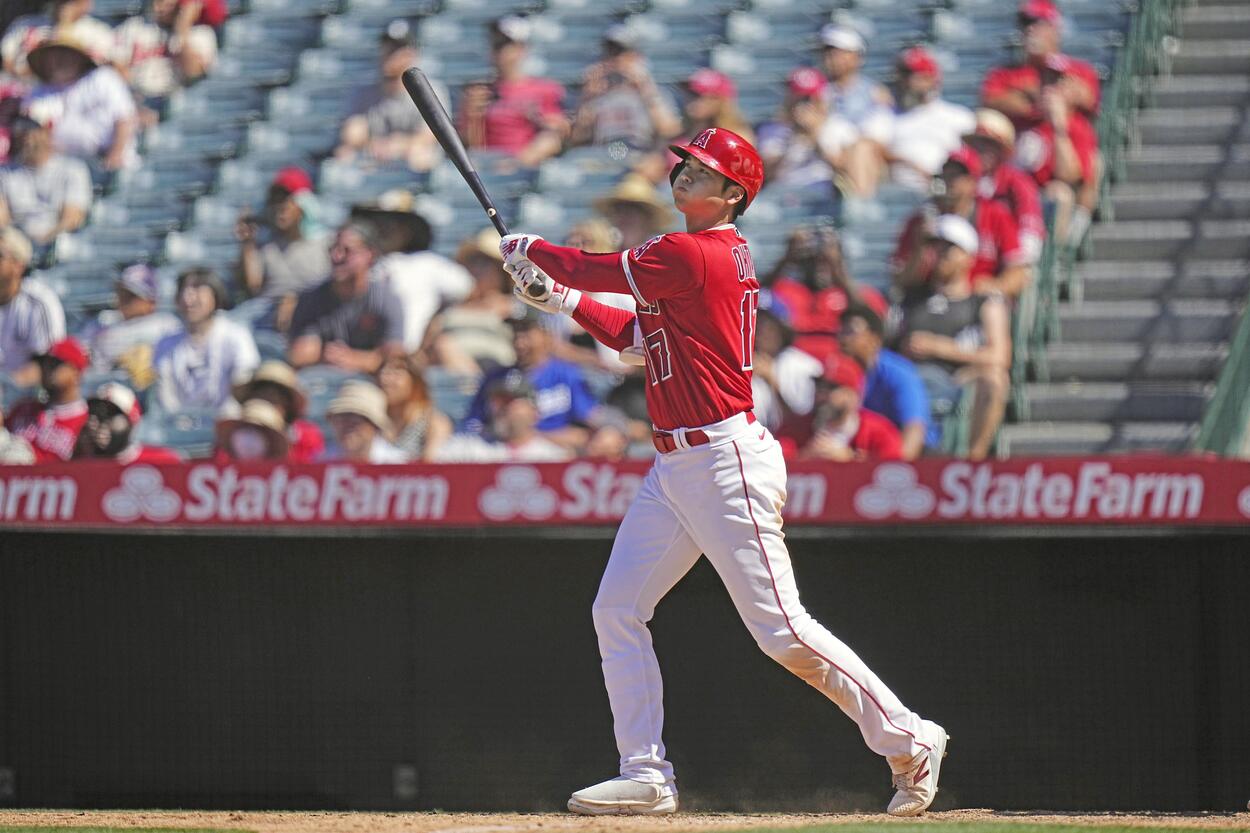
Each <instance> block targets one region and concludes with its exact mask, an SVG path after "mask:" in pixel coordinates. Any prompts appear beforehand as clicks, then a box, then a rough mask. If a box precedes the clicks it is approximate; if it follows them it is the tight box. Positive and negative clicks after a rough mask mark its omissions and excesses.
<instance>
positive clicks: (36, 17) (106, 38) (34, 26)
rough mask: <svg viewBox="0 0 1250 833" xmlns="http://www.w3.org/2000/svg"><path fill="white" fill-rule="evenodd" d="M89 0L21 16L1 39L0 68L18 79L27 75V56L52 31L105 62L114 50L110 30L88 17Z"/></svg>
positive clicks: (59, 2)
mask: <svg viewBox="0 0 1250 833" xmlns="http://www.w3.org/2000/svg"><path fill="white" fill-rule="evenodd" d="M91 6H92V0H52V2H51V3H49V4H48V8H47V11H45V12H42V13H37V14H29V15H23V16H21V17H19V18H17V19H16V20H14V21H13V22H12V23H10V24H9V28H8V29H6V30H5V33H4V38H3V40H0V58H2V59H3V69H4V71H5V72H8V73H11V74H13V75H15V76H17V77H18V78H26V77H29V76H30V67H29V66H28V65H27V62H26V57H27V55H28V54H29V53H30V51H31V50H32V49H34V48H35V47H36V46H38V45H39V44H40V42H42V41H43V40H45V39H47V38H48V37H49V36H50V35H51V33H52V32H63V33H66V34H68V35H69V36H70V37H72V38H73V39H74V40H76V41H78V42H79V43H81V44H83V46H84V47H86V49H87V51H88V52H89V53H90V54H91V56H92V57H93V58H94V59H95V60H96V61H97V62H103V61H107V60H108V58H109V53H110V52H111V51H112V48H113V30H112V29H111V28H109V25H108V24H107V23H105V22H103V21H101V20H97V19H96V18H94V17H92V16H91Z"/></svg>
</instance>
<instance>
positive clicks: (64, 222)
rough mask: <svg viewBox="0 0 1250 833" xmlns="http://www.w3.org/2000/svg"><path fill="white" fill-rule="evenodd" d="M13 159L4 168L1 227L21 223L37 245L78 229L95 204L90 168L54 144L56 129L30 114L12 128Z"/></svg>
mask: <svg viewBox="0 0 1250 833" xmlns="http://www.w3.org/2000/svg"><path fill="white" fill-rule="evenodd" d="M11 139H12V144H11V146H10V148H9V152H10V154H11V155H12V159H11V160H10V162H9V163H8V164H7V165H5V166H3V167H0V226H6V225H9V224H12V225H15V226H17V227H18V228H19V229H21V230H22V232H23V233H24V234H25V235H26V236H27V237H29V238H30V241H31V243H32V244H33V245H35V246H37V247H47V246H50V245H51V244H52V242H53V241H54V240H55V239H56V236H57V235H58V234H61V233H62V232H71V231H77V230H78V229H79V228H80V227H81V226H82V224H83V223H84V222H85V221H86V219H87V211H88V210H89V209H90V208H91V171H89V170H88V169H87V164H86V163H85V162H83V161H82V160H81V159H74V158H72V157H69V156H62V155H61V154H59V153H57V152H56V151H54V150H53V148H52V132H51V131H50V130H48V129H47V128H46V127H44V126H43V125H41V124H39V123H38V122H36V121H32V120H31V119H24V118H23V119H18V120H17V122H15V123H14V125H13V127H12V134H11Z"/></svg>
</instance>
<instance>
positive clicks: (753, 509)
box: [677, 429, 946, 812]
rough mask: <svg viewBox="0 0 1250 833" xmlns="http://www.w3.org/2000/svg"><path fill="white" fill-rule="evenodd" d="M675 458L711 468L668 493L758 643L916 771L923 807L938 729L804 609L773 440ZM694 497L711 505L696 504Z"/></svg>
mask: <svg viewBox="0 0 1250 833" xmlns="http://www.w3.org/2000/svg"><path fill="white" fill-rule="evenodd" d="M696 455H697V456H696ZM683 457H684V458H685V461H688V462H689V464H690V466H691V468H696V467H698V468H702V469H704V470H705V472H706V470H708V469H710V470H711V471H710V474H711V477H709V476H708V474H709V473H705V474H704V475H703V477H702V482H703V484H705V485H704V486H703V487H702V488H696V486H695V484H696V483H697V482H699V478H696V477H694V476H693V472H691V473H689V474H688V475H687V476H686V477H684V478H683V482H685V483H688V484H690V485H689V486H688V487H687V488H686V489H685V490H684V491H683V492H682V493H681V497H680V498H679V499H678V501H677V502H678V507H677V508H678V511H679V512H681V513H682V516H683V517H684V518H685V519H686V521H687V524H688V525H689V528H690V531H691V535H692V537H693V538H694V539H695V541H696V542H697V543H698V544H699V545H700V546H701V547H702V549H703V551H704V552H705V553H707V556H708V559H709V560H710V561H711V562H712V564H713V566H714V567H715V568H716V570H717V572H718V573H719V574H720V576H721V579H722V581H724V583H725V586H726V588H727V589H728V590H729V593H730V596H731V597H732V598H733V602H734V606H735V607H736V608H737V610H738V614H739V615H740V616H741V617H742V620H743V622H745V623H746V625H747V627H748V628H749V629H750V631H751V634H752V636H754V637H755V639H756V642H757V643H758V644H759V646H760V648H761V649H762V650H763V651H764V652H765V653H767V654H768V655H769V656H770V657H772V658H773V659H775V660H776V661H777V662H778V663H780V664H781V665H782V666H784V667H785V668H787V669H788V670H790V671H791V672H793V673H794V674H795V675H797V676H799V677H801V678H802V679H803V680H805V681H806V682H807V683H809V684H810V685H812V686H813V687H814V688H816V689H818V690H819V691H820V692H821V693H822V694H824V695H825V696H826V697H828V698H829V699H830V700H832V701H833V702H834V703H836V704H837V705H838V707H839V708H840V709H842V711H843V712H844V713H845V714H846V715H847V716H848V717H850V718H851V719H852V720H854V721H855V723H856V725H858V726H859V729H860V732H861V733H862V734H863V737H864V740H865V742H866V743H867V744H868V746H869V748H870V749H872V750H873V751H874V752H876V753H877V754H879V755H882V756H883V757H885V758H886V759H887V760H888V761H889V763H890V768H891V770H892V771H893V772H894V773H896V774H900V773H908V774H910V775H916V774H920V775H921V776H922V779H921V780H923V781H924V782H925V783H924V784H923V785H921V786H922V787H927V788H930V789H929V790H928V794H927V795H926V796H922V798H921V801H920V802H919V803H921V804H923V807H919V809H916V810H915V811H916V812H919V811H920V810H923V809H924V807H927V806H928V802H931V801H932V793H934V792H936V770H937V767H938V766H939V764H938V763H933V764H932V776H931V777H930V770H929V769H928V768H922V767H920V764H922V763H924V764H927V763H929V761H930V759H931V758H932V759H934V760H936V761H940V757H941V754H942V753H943V752H944V751H945V739H946V734H945V732H944V731H942V729H941V728H940V727H939V726H937V725H936V724H934V723H932V722H930V721H925V720H922V719H921V717H920V716H919V715H918V714H916V713H915V712H913V711H911V710H910V709H908V708H907V707H906V706H904V705H903V703H902V702H901V701H900V700H899V698H898V697H897V696H896V695H895V694H894V692H892V691H891V690H890V689H889V688H888V687H887V686H886V685H885V683H883V682H882V681H881V680H880V679H879V678H878V677H877V675H876V674H874V673H873V672H872V671H871V670H870V669H869V668H868V666H867V665H866V664H865V663H864V662H863V660H861V659H860V658H859V656H858V655H856V654H855V652H854V651H852V650H851V649H850V648H849V647H847V646H846V645H845V644H844V643H843V642H842V641H841V640H839V639H837V638H836V637H835V636H833V634H831V633H830V632H829V631H828V630H826V629H825V628H824V627H823V626H822V625H821V624H820V623H819V622H817V621H816V620H814V619H813V618H812V617H811V615H810V614H808V613H807V611H806V610H805V609H804V608H803V605H802V603H801V602H800V601H799V593H798V587H797V585H796V584H795V579H794V573H793V570H792V567H791V563H790V556H789V553H788V551H787V549H786V545H785V541H784V538H783V536H782V532H781V527H782V519H781V508H782V506H783V505H784V503H785V482H786V473H785V463H784V461H783V460H782V457H781V451H780V448H779V447H778V446H777V443H776V441H775V440H773V438H772V437H771V436H769V435H768V434H767V432H764V437H763V438H760V437H759V429H756V430H755V431H752V432H749V433H748V434H746V435H745V436H743V437H739V438H738V439H737V440H735V441H734V442H732V443H727V444H725V445H722V446H718V447H716V448H713V449H709V450H708V451H707V452H706V453H703V454H700V453H699V452H698V450H693V451H692V452H689V453H688V456H687V455H683ZM699 458H702V459H699ZM685 461H683V462H685ZM699 506H704V507H707V506H717V507H720V508H719V509H718V510H717V511H713V512H709V511H707V510H706V509H704V510H703V511H701V512H698V511H696V510H697V507H699ZM933 753H936V754H933ZM896 800H897V799H896ZM891 811H892V812H893V811H894V805H891Z"/></svg>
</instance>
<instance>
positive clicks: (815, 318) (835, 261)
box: [762, 225, 889, 375]
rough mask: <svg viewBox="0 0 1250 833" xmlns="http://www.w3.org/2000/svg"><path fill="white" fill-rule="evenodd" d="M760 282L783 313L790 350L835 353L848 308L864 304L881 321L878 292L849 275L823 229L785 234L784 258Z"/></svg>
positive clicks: (821, 355)
mask: <svg viewBox="0 0 1250 833" xmlns="http://www.w3.org/2000/svg"><path fill="white" fill-rule="evenodd" d="M762 284H763V285H764V286H766V287H768V288H769V289H770V290H771V291H772V294H773V296H774V297H775V298H776V299H777V302H778V303H780V304H782V305H783V306H784V307H785V308H786V309H787V310H788V312H789V319H790V322H791V325H792V326H793V328H794V332H795V339H794V346H795V347H797V348H798V349H800V350H803V351H804V352H806V353H808V354H810V355H811V356H813V357H815V358H816V359H818V360H819V361H822V362H823V361H824V360H825V358H826V357H827V356H828V355H829V354H830V353H834V352H837V350H838V341H837V336H838V329H839V327H840V325H841V319H842V313H843V311H845V310H846V308H847V307H848V306H849V305H851V304H853V303H863V304H867V305H868V306H869V307H871V308H872V309H873V310H875V311H876V313H877V314H878V315H880V316H882V317H884V316H885V313H886V309H887V308H888V306H889V305H888V304H887V303H886V300H885V298H884V297H882V295H881V293H880V292H878V291H877V290H875V289H873V288H872V287H871V286H864V285H861V284H859V283H857V282H856V281H855V279H854V278H852V277H851V274H850V272H849V271H848V270H847V268H846V260H845V258H843V256H842V241H841V238H839V237H838V233H837V230H836V229H834V228H833V227H832V226H828V225H801V226H798V227H797V228H795V229H794V230H793V231H792V232H790V238H789V240H788V241H787V244H786V252H785V254H784V255H783V256H782V258H781V260H779V261H778V262H777V265H776V266H774V267H773V270H772V271H771V272H770V273H769V274H767V275H765V276H764V279H763V281H762ZM808 375H812V374H808Z"/></svg>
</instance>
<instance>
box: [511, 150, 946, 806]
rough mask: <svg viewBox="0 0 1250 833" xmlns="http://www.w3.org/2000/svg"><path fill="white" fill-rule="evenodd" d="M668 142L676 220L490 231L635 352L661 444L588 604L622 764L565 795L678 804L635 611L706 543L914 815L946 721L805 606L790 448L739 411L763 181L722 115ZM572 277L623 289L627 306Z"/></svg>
mask: <svg viewBox="0 0 1250 833" xmlns="http://www.w3.org/2000/svg"><path fill="white" fill-rule="evenodd" d="M670 149H671V150H672V151H673V153H675V154H677V156H678V157H680V161H679V162H678V164H677V165H676V166H675V167H674V168H673V170H672V172H671V174H670V176H669V179H670V181H671V183H672V188H673V202H674V204H675V205H676V207H677V210H678V211H680V212H681V213H682V214H684V215H685V218H686V232H685V233H684V234H664V235H660V236H659V237H655V238H652V239H651V240H648V241H647V242H646V243H643V244H642V245H641V246H638V247H637V248H635V249H631V250H627V251H624V252H618V253H615V254H588V253H586V252H581V251H578V250H576V249H570V248H566V247H563V246H555V245H552V244H551V243H548V242H546V241H544V240H543V239H542V238H540V237H538V236H537V235H532V234H510V235H508V236H507V237H505V238H503V240H502V241H501V242H500V249H501V251H502V253H503V255H504V262H505V265H506V268H507V269H508V270H509V272H510V273H511V274H512V276H513V279H514V281H515V282H516V284H517V296H518V297H520V298H521V299H522V300H524V301H525V302H526V303H528V304H530V305H531V306H535V307H538V308H539V309H542V310H546V311H547V312H552V313H561V314H565V315H571V316H572V317H573V319H574V320H575V321H577V323H578V324H580V325H581V326H582V327H584V328H585V329H586V330H587V331H588V332H590V333H591V334H593V335H594V336H595V338H597V339H599V340H600V341H602V342H603V343H604V344H607V345H608V346H610V347H613V348H615V349H617V350H622V351H626V355H630V354H633V355H637V354H641V356H642V358H643V359H644V360H645V363H646V375H647V383H648V384H647V388H646V390H647V407H648V411H649V412H650V415H651V419H652V422H653V423H654V427H655V432H654V440H655V447H656V449H657V450H658V451H659V454H658V455H657V456H656V459H655V464H654V465H653V466H652V468H651V470H650V472H648V474H647V477H646V479H645V480H644V482H643V484H642V486H641V488H640V489H639V491H638V495H637V497H636V498H635V499H634V502H633V505H631V506H630V508H629V511H628V512H626V514H625V518H624V520H623V521H622V522H621V526H620V529H619V530H618V532H617V535H616V542H615V543H614V545H613V547H612V555H611V557H610V559H609V561H608V566H607V569H606V571H605V572H604V575H603V580H602V582H601V584H600V586H599V593H598V596H597V597H596V599H595V603H594V609H593V614H594V622H595V631H596V633H597V635H598V638H599V651H600V654H601V655H602V658H603V676H604V681H605V683H606V685H607V689H608V699H609V701H610V702H611V706H612V716H613V721H614V726H615V732H616V743H617V748H618V749H619V750H620V754H621V760H620V772H621V774H620V777H618V778H613V779H611V780H609V781H604V782H603V783H600V784H596V785H594V786H592V787H587V788H586V789H583V790H579V791H577V792H575V793H573V795H572V797H571V798H570V799H569V805H568V806H569V809H570V810H572V811H573V812H575V813H584V814H591V815H603V814H621V813H626V814H664V813H672V812H675V811H676V810H677V788H676V785H675V783H674V778H673V767H672V764H671V763H669V761H668V760H667V757H666V755H665V749H664V741H663V740H662V738H661V734H662V726H663V720H664V712H663V706H662V704H661V699H662V683H661V679H660V668H659V664H658V663H657V662H656V657H655V652H654V650H653V649H652V646H651V634H650V631H648V629H647V622H648V621H650V619H651V616H652V614H653V613H654V611H655V606H656V604H657V603H658V602H659V601H660V599H662V598H663V597H664V596H665V594H667V593H668V591H669V590H670V589H672V587H673V586H674V585H675V584H676V583H677V582H678V581H679V580H680V579H681V577H682V576H684V575H685V574H686V573H687V572H688V571H689V570H690V568H691V567H693V566H694V563H695V562H696V561H697V560H698V558H699V554H700V553H704V554H706V555H707V557H708V560H709V561H711V562H712V566H713V567H715V568H716V571H717V573H719V574H720V577H721V580H722V581H723V582H724V583H725V587H726V589H728V591H729V594H730V596H731V597H732V599H733V602H734V605H735V607H736V608H737V610H738V614H739V615H740V616H741V617H742V620H743V622H745V623H746V626H747V628H748V629H749V630H750V632H751V635H752V636H754V637H755V640H756V642H757V643H758V644H759V646H760V648H761V649H762V650H763V651H764V652H765V653H766V654H768V655H769V656H770V657H772V658H774V659H775V660H777V662H779V663H781V665H782V666H784V667H785V668H787V669H789V670H790V671H792V672H793V673H794V674H796V675H798V676H799V677H801V678H802V679H803V680H805V681H807V682H808V683H809V684H810V685H812V686H813V687H815V688H817V689H819V690H820V691H821V692H822V693H823V694H824V695H825V696H826V697H828V698H829V699H830V700H832V701H833V702H834V703H836V704H837V705H838V707H839V708H841V709H842V711H843V712H845V713H846V714H847V715H848V716H849V717H850V718H851V719H852V720H854V721H855V722H856V723H857V724H858V725H859V728H860V731H861V732H862V733H863V736H864V740H865V741H866V742H867V744H868V746H869V747H870V748H871V749H872V750H873V751H875V752H876V753H878V754H879V755H882V756H884V757H885V758H886V760H887V761H888V762H889V764H890V769H891V770H892V772H893V773H894V786H895V787H896V788H897V793H896V794H895V796H894V798H893V800H892V801H891V802H890V805H889V809H888V812H889V813H891V814H892V815H896V816H914V815H918V814H919V813H922V812H924V810H925V809H926V808H928V806H929V805H930V804H931V803H932V802H933V798H934V796H935V794H936V793H937V784H938V770H939V767H940V766H941V762H942V758H943V756H944V755H945V754H946V743H947V735H946V732H945V730H943V729H942V727H941V726H939V725H937V724H936V723H933V722H932V721H928V720H922V719H921V718H920V716H919V715H918V714H916V713H915V712H913V711H910V710H909V709H908V708H907V707H906V706H904V705H903V704H902V702H900V701H899V699H898V697H896V696H895V695H894V693H893V692H891V691H890V690H889V689H888V688H886V686H885V684H884V683H882V682H881V680H879V679H878V678H877V676H876V675H875V674H873V673H872V671H870V670H869V669H868V667H867V666H866V665H865V664H864V662H863V661H862V660H861V659H860V658H859V657H858V656H856V655H855V653H854V652H853V651H851V649H850V648H848V647H847V646H846V645H844V644H843V643H842V642H840V641H839V640H838V639H837V638H836V637H834V636H833V635H832V634H831V633H829V631H827V630H826V629H825V628H824V627H822V626H821V625H820V624H819V623H817V622H816V621H815V620H814V619H812V617H811V616H810V615H809V614H808V613H807V612H806V611H805V610H804V609H803V605H802V604H801V603H800V601H799V594H798V589H797V586H796V584H795V578H794V573H793V570H792V568H791V565H790V557H789V554H788V553H787V551H786V545H785V542H784V540H783V537H782V532H781V525H782V519H781V508H782V506H783V504H784V503H785V498H786V468H785V463H784V461H783V460H782V453H781V448H780V446H779V445H778V443H777V441H776V440H774V439H773V437H772V435H771V434H770V433H769V432H768V430H767V429H765V428H764V427H763V426H762V425H760V424H759V423H758V422H756V420H755V416H754V415H753V414H752V412H751V409H752V400H751V353H752V347H753V340H754V327H755V311H756V304H757V300H758V298H759V283H758V282H757V281H756V278H755V267H754V265H753V264H752V262H751V253H750V250H749V249H748V247H747V243H746V240H745V239H743V237H742V235H741V234H739V232H738V230H737V228H735V226H734V224H733V221H734V220H735V219H736V218H737V217H738V215H740V214H741V213H742V212H743V211H744V210H745V209H746V208H747V206H749V205H750V203H751V200H752V199H753V198H754V197H755V195H756V194H757V193H758V192H759V189H760V186H761V185H762V184H763V179H764V168H763V165H762V163H761V162H760V157H759V154H758V153H756V151H755V148H753V147H752V146H751V145H750V144H749V143H748V142H747V141H746V140H745V139H743V138H742V137H741V136H738V135H737V134H736V133H733V132H731V131H729V130H725V129H724V128H710V129H707V130H704V131H703V132H701V133H699V134H698V135H697V136H696V137H695V138H694V139H693V140H692V141H691V142H690V143H689V144H686V145H680V146H672V147H671V148H670ZM533 284H539V285H541V286H542V287H543V289H544V290H545V291H541V292H539V293H537V294H538V295H539V298H538V299H535V298H531V297H529V295H528V290H529V289H530V287H531V285H533ZM583 291H586V292H616V293H621V294H626V293H628V294H630V295H632V296H633V297H634V300H635V301H636V302H637V312H636V313H631V312H626V311H624V310H620V309H617V308H615V307H610V306H607V305H605V304H601V303H598V302H596V301H595V300H593V299H591V298H589V297H588V296H586V295H583V294H582V293H583Z"/></svg>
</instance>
